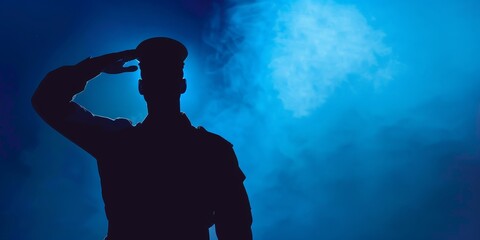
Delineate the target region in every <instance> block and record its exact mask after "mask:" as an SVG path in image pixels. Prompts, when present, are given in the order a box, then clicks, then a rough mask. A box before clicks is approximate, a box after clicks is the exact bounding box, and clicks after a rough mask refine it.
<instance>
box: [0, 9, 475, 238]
mask: <svg viewBox="0 0 480 240" xmlns="http://www.w3.org/2000/svg"><path fill="white" fill-rule="evenodd" d="M479 10H480V3H479V2H478V1H473V0H464V1H453V0H451V1H400V0H397V1H388V2H385V1H377V0H368V1H367V0H364V1H353V0H352V1H321V0H292V1H286V0H277V1H261V0H251V1H239V0H237V1H234V0H229V1H227V0H225V1H220V0H201V1H200V0H198V1H194V0H181V1H112V2H108V1H103V2H99V1H93V0H86V1H78V2H74V1H57V0H50V1H47V0H41V1H13V0H2V1H1V3H0V30H1V32H0V53H1V56H2V58H1V59H0V104H1V105H0V106H1V108H0V164H1V165H0V206H1V208H0V239H14V240H17V239H18V240H21V239H49V240H55V239H102V237H103V236H104V235H105V233H106V219H105V215H104V212H103V203H102V199H101V195H100V186H99V178H98V175H97V170H96V163H95V160H94V159H93V158H92V157H90V156H89V155H88V154H87V153H85V152H83V151H82V150H81V149H79V148H78V147H77V146H75V145H74V144H72V143H70V142H69V141H67V140H66V139H64V138H63V137H62V136H60V135H59V134H58V133H56V132H55V131H54V130H52V129H51V128H50V127H49V126H48V125H46V124H45V123H44V122H42V121H41V120H40V118H39V117H38V116H37V115H36V114H35V113H34V112H33V110H32V108H31V106H30V97H31V95H32V93H33V91H34V90H35V88H36V86H37V84H38V83H39V81H40V80H41V79H42V78H43V76H44V75H45V74H46V73H47V72H48V71H50V70H53V69H54V68H56V67H59V66H61V65H67V64H75V63H77V62H79V61H80V60H82V59H84V58H86V57H88V56H98V55H101V54H105V53H109V52H113V51H121V50H125V49H130V48H134V47H135V46H136V45H137V44H138V43H139V42H140V41H142V40H143V39H146V38H148V37H153V36H170V37H173V38H176V39H178V40H180V41H182V42H183V43H184V44H185V45H186V46H187V47H188V49H189V52H190V54H189V57H188V59H187V61H186V73H185V74H186V78H187V83H188V90H187V92H186V93H185V95H184V96H182V110H183V111H184V112H186V113H187V115H188V116H189V118H190V120H191V121H192V123H193V124H194V125H202V126H205V127H206V128H207V129H208V130H210V131H213V132H216V133H218V134H220V135H222V136H224V137H225V138H226V139H228V140H229V141H230V142H232V143H233V144H234V146H235V150H236V152H237V155H238V158H239V161H240V166H241V167H242V169H243V170H244V172H245V174H246V175H247V180H246V181H245V185H246V187H247V190H248V191H249V194H250V200H251V204H252V208H253V214H254V225H253V231H254V236H255V239H368V240H375V239H435V240H437V239H438V240H446V239H466V240H470V239H471V240H474V239H480V204H479V203H480V62H479V61H478V56H479V54H480V44H478V43H479V42H480V28H479V27H478V26H480V15H479V14H478V12H479ZM132 64H135V63H134V62H133V63H132ZM138 78H139V73H138V72H135V73H128V74H122V75H115V76H113V75H102V76H100V77H98V78H97V79H95V80H93V81H91V82H90V83H89V84H88V86H87V89H86V91H85V92H83V93H82V94H80V95H78V96H77V98H76V101H77V102H79V103H81V104H82V105H84V106H85V107H87V108H88V109H90V110H91V111H92V112H94V113H96V114H99V115H105V116H109V117H128V118H130V119H131V120H132V121H133V122H134V123H136V122H140V121H142V120H143V118H144V116H145V114H146V108H145V105H144V102H143V99H142V98H141V96H140V95H139V94H138V92H137V90H136V87H137V81H136V80H137V79H138Z"/></svg>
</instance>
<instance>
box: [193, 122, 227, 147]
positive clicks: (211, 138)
mask: <svg viewBox="0 0 480 240" xmlns="http://www.w3.org/2000/svg"><path fill="white" fill-rule="evenodd" d="M196 129H197V132H198V133H199V135H200V136H201V138H202V139H203V140H204V141H206V142H208V143H211V144H216V145H220V146H224V147H230V148H231V147H233V144H232V143H230V142H229V141H228V140H226V139H225V138H223V137H222V136H220V135H218V134H216V133H213V132H210V131H208V130H207V129H205V127H203V126H198V127H197V128H196Z"/></svg>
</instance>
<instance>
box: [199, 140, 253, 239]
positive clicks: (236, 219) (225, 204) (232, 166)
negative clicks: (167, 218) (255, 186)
mask: <svg viewBox="0 0 480 240" xmlns="http://www.w3.org/2000/svg"><path fill="white" fill-rule="evenodd" d="M207 139H208V141H209V142H210V147H209V149H210V154H213V155H214V157H213V158H214V159H215V160H214V164H215V166H214V169H215V173H214V175H215V178H216V179H215V181H214V182H215V184H214V185H215V186H214V189H215V193H214V198H215V200H214V202H215V204H214V205H215V207H214V222H215V231H216V234H217V237H218V239H219V240H250V239H252V230H251V225H252V221H253V220H252V213H251V207H250V201H249V199H248V194H247V191H246V189H245V186H244V184H243V182H244V180H245V179H246V178H245V175H244V173H243V171H242V170H241V169H240V166H239V163H238V160H237V156H236V154H235V151H234V149H233V145H232V144H231V143H229V142H228V141H226V140H225V139H223V138H222V137H220V136H218V135H216V134H213V133H208V136H207Z"/></svg>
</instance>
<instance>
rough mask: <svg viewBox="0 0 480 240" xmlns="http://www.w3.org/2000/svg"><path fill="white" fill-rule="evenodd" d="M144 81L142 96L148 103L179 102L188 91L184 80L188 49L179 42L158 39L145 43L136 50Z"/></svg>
mask: <svg viewBox="0 0 480 240" xmlns="http://www.w3.org/2000/svg"><path fill="white" fill-rule="evenodd" d="M136 52H137V59H138V61H139V66H140V74H141V77H142V78H141V79H140V80H139V81H138V88H139V92H140V94H142V95H143V96H144V97H145V100H146V101H147V103H148V102H153V101H164V100H166V99H171V98H177V99H178V98H179V97H180V95H181V94H182V93H184V92H185V90H186V88H187V84H186V80H185V79H184V78H183V66H184V61H185V59H186V58H187V55H188V51H187V48H186V47H185V46H184V45H183V44H182V43H180V42H179V41H177V40H174V39H171V38H167V37H155V38H149V39H147V40H145V41H142V42H141V43H140V44H139V45H138V46H137V48H136Z"/></svg>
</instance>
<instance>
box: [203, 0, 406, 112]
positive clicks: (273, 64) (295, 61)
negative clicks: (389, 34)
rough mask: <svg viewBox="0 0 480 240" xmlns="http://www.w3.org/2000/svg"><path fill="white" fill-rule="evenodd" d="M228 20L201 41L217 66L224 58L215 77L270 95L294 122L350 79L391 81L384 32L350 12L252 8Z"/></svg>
mask: <svg viewBox="0 0 480 240" xmlns="http://www.w3.org/2000/svg"><path fill="white" fill-rule="evenodd" d="M229 14H230V15H229V18H228V19H227V20H226V22H227V27H226V29H224V30H223V33H222V34H221V35H220V36H218V35H212V36H211V39H208V42H209V43H210V44H212V46H214V47H216V48H217V49H218V50H219V53H218V54H219V56H217V57H218V58H219V59H218V60H217V61H223V60H224V58H225V55H229V59H228V62H227V63H225V64H224V65H223V71H224V74H225V75H226V76H225V77H226V78H228V79H229V81H231V82H232V86H231V87H232V88H233V89H238V88H241V87H242V86H240V85H239V84H238V83H242V84H244V81H248V82H249V83H248V84H249V85H253V84H255V85H256V86H257V87H260V88H262V89H263V90H264V91H271V88H273V89H274V90H275V94H276V95H277V97H278V98H279V99H280V100H281V101H282V104H283V106H284V108H285V109H287V110H289V111H292V112H293V114H294V115H295V116H297V117H301V116H307V115H309V114H310V113H311V112H312V111H314V110H315V109H317V108H318V107H320V106H321V105H322V104H323V103H324V102H325V101H326V100H327V98H328V96H329V95H331V94H332V93H333V92H334V90H335V89H336V88H337V87H339V86H340V85H341V84H342V83H343V82H345V81H347V80H348V78H349V77H351V76H359V77H361V78H363V79H366V80H368V81H369V82H371V83H372V84H375V85H380V83H382V82H384V81H386V80H390V79H391V78H392V75H393V72H392V71H393V70H394V69H393V68H394V67H395V65H396V62H395V60H393V59H391V58H390V56H389V54H390V48H389V47H387V46H386V45H385V44H384V43H383V42H382V40H383V37H384V33H382V32H381V31H378V30H375V29H373V28H372V27H371V26H369V25H368V22H367V21H366V19H365V17H364V16H363V15H362V14H361V13H360V12H359V11H358V10H357V9H356V8H355V7H354V6H352V5H341V4H336V3H334V2H331V1H330V2H323V1H310V0H300V1H275V2H272V1H254V2H251V3H246V4H238V6H235V7H233V8H231V9H229ZM214 24H216V23H215V22H214ZM225 45H229V46H228V47H227V46H225ZM225 49H231V51H225ZM230 55H231V56H230ZM380 57H381V58H382V59H380ZM214 61H215V60H214ZM219 64H221V63H219ZM252 82H253V83H252ZM236 83H237V84H236ZM260 97H261V96H260ZM251 101H252V102H256V103H258V99H256V98H255V99H253V100H251Z"/></svg>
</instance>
